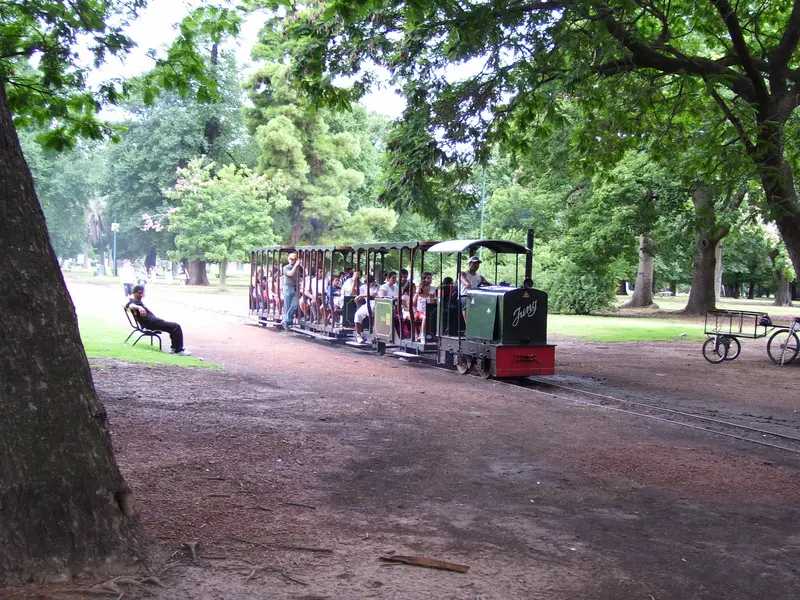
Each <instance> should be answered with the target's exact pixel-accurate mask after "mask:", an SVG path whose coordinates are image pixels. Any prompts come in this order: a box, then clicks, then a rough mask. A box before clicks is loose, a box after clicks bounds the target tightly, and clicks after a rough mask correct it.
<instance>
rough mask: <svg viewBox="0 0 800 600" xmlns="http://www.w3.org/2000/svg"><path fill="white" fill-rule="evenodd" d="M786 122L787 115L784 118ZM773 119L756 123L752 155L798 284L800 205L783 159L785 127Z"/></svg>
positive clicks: (788, 169) (790, 169)
mask: <svg viewBox="0 0 800 600" xmlns="http://www.w3.org/2000/svg"><path fill="white" fill-rule="evenodd" d="M785 116H786V119H788V117H789V115H788V114H786V115H785ZM786 119H782V120H781V119H773V120H769V121H767V122H766V123H759V133H758V138H757V148H756V151H755V152H753V153H752V156H753V157H754V160H755V162H756V167H757V168H758V171H759V175H760V177H761V183H762V185H763V187H764V193H765V195H766V199H767V204H768V205H769V208H770V212H771V215H772V217H773V218H774V219H775V225H776V226H777V227H778V231H779V232H780V234H781V237H782V238H783V243H784V245H785V246H786V251H787V252H788V254H789V260H791V261H792V266H793V267H794V273H795V279H797V280H800V204H799V203H798V200H797V190H796V189H795V187H794V173H793V172H792V167H791V165H790V164H789V163H788V162H787V161H786V160H785V159H784V158H783V153H784V139H783V138H784V125H783V124H784V123H785V122H786Z"/></svg>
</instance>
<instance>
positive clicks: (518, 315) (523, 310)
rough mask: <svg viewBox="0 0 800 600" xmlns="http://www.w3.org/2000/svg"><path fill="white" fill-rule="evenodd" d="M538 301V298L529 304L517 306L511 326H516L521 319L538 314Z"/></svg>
mask: <svg viewBox="0 0 800 600" xmlns="http://www.w3.org/2000/svg"><path fill="white" fill-rule="evenodd" d="M537 302H538V300H534V301H533V302H531V303H530V304H528V305H527V306H519V307H517V308H515V309H514V312H513V313H511V314H512V316H513V317H514V320H513V321H512V322H511V326H512V327H516V326H517V325H518V324H519V322H520V320H521V319H527V318H529V317H532V316H533V315H535V314H536V303H537Z"/></svg>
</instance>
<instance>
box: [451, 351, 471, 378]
mask: <svg viewBox="0 0 800 600" xmlns="http://www.w3.org/2000/svg"><path fill="white" fill-rule="evenodd" d="M455 363H456V371H458V372H459V373H461V374H462V375H466V374H467V373H469V372H470V370H471V369H472V357H471V356H464V355H463V354H460V355H458V356H457V357H456V358H455Z"/></svg>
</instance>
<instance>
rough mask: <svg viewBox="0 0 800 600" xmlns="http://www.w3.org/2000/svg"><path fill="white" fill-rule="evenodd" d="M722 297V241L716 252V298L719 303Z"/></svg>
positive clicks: (718, 243) (718, 244)
mask: <svg viewBox="0 0 800 600" xmlns="http://www.w3.org/2000/svg"><path fill="white" fill-rule="evenodd" d="M721 296H722V240H720V241H719V242H717V248H716V249H715V250H714V298H715V300H716V301H717V302H719V299H720V297H721Z"/></svg>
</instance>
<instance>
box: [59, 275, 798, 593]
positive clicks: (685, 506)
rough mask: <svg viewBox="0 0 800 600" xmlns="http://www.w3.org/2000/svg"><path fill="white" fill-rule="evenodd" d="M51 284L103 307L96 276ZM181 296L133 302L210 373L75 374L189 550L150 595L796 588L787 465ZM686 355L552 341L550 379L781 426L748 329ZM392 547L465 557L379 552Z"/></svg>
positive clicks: (787, 415) (794, 479) (784, 415)
mask: <svg viewBox="0 0 800 600" xmlns="http://www.w3.org/2000/svg"><path fill="white" fill-rule="evenodd" d="M95 287H96V286H95ZM71 290H72V293H73V298H75V300H76V303H79V304H80V303H82V302H86V301H89V300H91V301H92V302H94V303H95V304H97V305H98V308H97V310H96V311H95V313H94V314H97V315H103V314H105V311H104V309H102V308H100V307H102V306H105V304H106V296H105V294H106V292H105V291H102V292H99V291H98V290H97V289H92V286H90V285H87V284H80V285H77V284H76V285H72V286H71ZM116 295H118V294H116ZM116 295H115V297H116ZM154 296H155V294H154ZM189 298H190V296H187V295H185V294H183V295H182V296H181V304H176V303H173V302H172V301H171V300H170V297H169V294H163V295H161V296H160V297H154V298H153V299H152V301H151V302H149V304H150V305H152V307H153V308H154V310H157V312H158V313H159V314H160V316H163V317H164V318H168V319H169V318H176V319H177V320H180V321H181V322H182V324H183V325H184V329H185V330H186V334H187V340H188V342H187V343H188V344H190V345H191V346H192V348H193V349H194V350H195V351H196V353H199V354H200V355H202V356H204V357H205V358H206V359H207V360H212V361H214V362H218V363H221V364H223V365H225V366H226V370H225V371H224V372H213V371H207V370H195V369H191V370H183V369H177V368H148V367H138V366H131V365H126V364H122V363H109V362H105V363H101V364H97V365H96V366H95V369H94V376H95V383H96V385H97V387H98V390H99V391H100V394H101V397H102V399H103V401H104V402H105V404H106V407H107V410H108V413H109V416H110V420H111V424H112V435H113V439H114V444H115V447H116V448H117V452H118V458H119V462H120V465H121V467H122V469H123V472H124V474H125V476H126V477H127V478H128V480H129V482H130V483H131V485H132V487H133V488H134V491H135V494H136V498H137V504H138V509H139V511H140V514H141V518H142V522H143V524H144V526H145V528H146V530H147V532H148V533H149V534H150V535H151V536H152V537H153V538H155V539H157V540H159V541H160V542H161V543H162V544H164V546H165V547H166V548H168V549H169V551H170V552H173V551H180V550H181V544H182V543H183V542H193V541H197V542H199V544H200V545H199V548H200V558H199V559H197V560H195V561H192V560H190V559H189V557H188V552H186V551H181V552H179V554H178V555H177V556H176V558H181V559H182V560H180V562H178V563H176V565H175V566H174V567H173V568H171V569H170V570H169V571H167V572H166V573H164V574H163V575H162V576H161V580H162V581H163V582H164V584H165V585H167V586H168V587H167V588H165V589H160V588H159V589H153V592H154V593H155V596H153V597H156V598H198V599H200V598H225V599H227V598H231V599H239V598H242V599H244V598H259V597H263V598H276V599H280V598H306V599H307V600H311V599H312V598H332V599H338V598H386V599H389V598H398V599H401V598H402V599H411V598H413V599H416V598H437V599H438V598H453V599H465V600H466V599H470V600H475V599H476V598H481V599H484V600H487V599H498V600H500V599H527V598H543V599H548V600H550V599H553V600H558V599H562V598H563V599H567V598H593V599H595V598H603V599H605V598H608V599H618V598H640V599H644V600H647V599H649V598H652V599H655V600H662V599H668V598H669V599H693V598H714V599H720V598H726V599H734V598H736V599H739V598H740V599H751V598H776V599H784V598H793V597H796V596H797V594H798V591H800V576H799V575H798V571H797V569H798V567H797V565H798V559H800V525H798V522H800V509H798V505H797V500H798V498H800V479H798V471H799V470H800V457H795V456H793V455H790V454H785V453H779V452H775V451H771V450H769V449H765V448H759V447H757V446H752V445H748V444H746V443H743V442H735V441H729V440H725V439H722V438H716V437H712V436H710V435H708V434H705V433H702V432H695V431H691V430H686V429H683V428H680V427H677V426H675V425H667V424H662V423H654V422H652V421H645V420H637V419H636V418H634V417H629V416H626V415H621V414H618V413H612V412H610V411H606V410H604V409H600V408H590V407H585V406H580V405H576V404H571V403H566V402H563V401H561V400H557V399H553V398H552V397H550V396H548V395H547V394H542V393H535V392H532V391H530V390H524V389H519V388H513V387H509V386H506V385H502V384H500V383H493V382H485V381H482V380H480V379H479V378H477V377H460V376H458V375H456V374H454V373H452V372H447V371H442V370H436V369H430V368H425V367H419V366H415V365H411V364H408V363H399V362H398V361H395V360H393V359H389V358H381V357H377V356H375V355H372V354H360V353H355V352H353V351H351V350H350V349H347V348H341V347H331V346H328V345H323V344H318V343H314V342H310V341H307V340H305V339H299V338H297V337H296V336H293V335H288V334H280V333H277V332H271V331H264V330H262V329H260V328H256V327H251V326H247V325H244V324H241V322H240V321H237V320H236V319H233V318H231V317H226V316H222V315H221V314H219V313H218V312H212V310H209V309H208V307H206V308H205V309H194V308H191V309H190V308H188V306H187V305H191V304H192V302H191V301H188V300H189ZM108 301H109V302H110V301H111V297H110V296H109V298H108ZM117 304H118V303H116V304H114V306H115V307H116V306H117ZM202 305H203V304H202V301H198V302H197V304H195V306H202ZM116 312H118V309H117V308H114V310H113V311H108V313H107V316H108V318H109V320H111V319H115V320H116V321H117V322H118V318H117V317H116V316H114V315H115V313H116ZM119 317H121V315H119ZM121 335H122V332H121ZM695 346H697V344H605V345H603V344H581V343H575V342H569V343H564V344H562V345H561V346H559V349H558V360H559V374H560V375H559V376H560V377H561V378H562V380H563V381H569V382H573V383H574V382H577V383H581V384H583V385H592V386H594V387H595V389H599V390H612V391H614V392H619V391H622V392H630V393H641V392H642V391H644V392H645V393H647V394H648V395H649V396H652V397H654V398H656V399H658V400H659V401H661V402H665V403H671V405H675V406H681V407H684V408H691V409H692V410H708V411H716V412H717V413H719V414H722V415H723V416H725V417H726V418H727V417H730V418H738V419H742V420H747V419H749V420H750V421H752V422H765V421H769V419H773V420H780V422H781V423H782V426H783V427H786V428H789V429H792V428H794V429H797V428H798V427H800V419H798V415H797V413H796V409H797V408H798V406H797V404H798V403H797V394H796V393H795V392H794V388H793V387H792V386H793V385H794V384H796V382H797V376H798V373H800V372H799V371H798V369H796V368H794V367H789V368H784V369H776V368H771V367H769V365H768V364H766V363H765V362H764V357H765V354H764V353H763V350H759V349H758V348H757V344H751V345H747V346H745V348H744V350H743V356H742V358H741V359H739V361H741V362H739V364H737V365H735V368H734V367H733V366H731V365H721V366H714V365H709V364H707V363H705V361H703V359H702V357H701V356H700V354H699V347H695ZM737 362H738V361H737ZM251 542H255V543H251ZM393 553H394V554H402V555H417V556H424V557H429V558H436V559H440V560H447V561H451V562H455V563H460V564H464V565H468V566H469V567H470V569H469V572H468V573H466V574H458V573H452V572H445V571H437V570H431V569H422V568H418V567H412V566H405V565H400V566H397V565H389V564H387V563H383V562H381V561H379V560H378V559H379V557H381V556H390V555H391V554H393ZM258 567H264V568H263V569H258ZM128 596H129V594H126V597H128ZM130 597H137V596H136V592H135V591H132V592H131V594H130Z"/></svg>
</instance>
